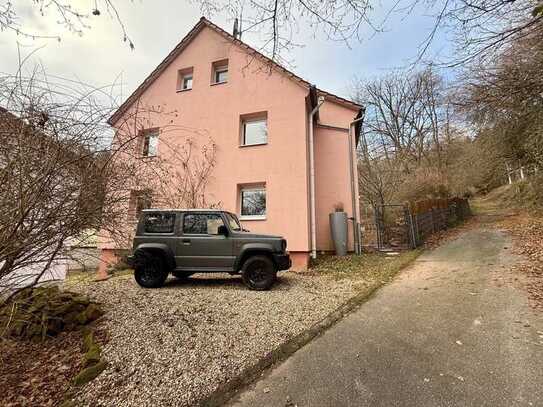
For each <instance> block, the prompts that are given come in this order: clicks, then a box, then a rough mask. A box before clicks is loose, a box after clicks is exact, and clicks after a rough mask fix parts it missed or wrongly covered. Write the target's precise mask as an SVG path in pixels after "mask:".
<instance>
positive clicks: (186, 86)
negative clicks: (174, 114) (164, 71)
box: [177, 68, 193, 91]
mask: <svg viewBox="0 0 543 407" xmlns="http://www.w3.org/2000/svg"><path fill="white" fill-rule="evenodd" d="M192 76H193V68H185V69H180V70H179V71H177V90H178V91H182V90H190V89H192Z"/></svg>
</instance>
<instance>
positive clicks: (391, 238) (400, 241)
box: [362, 204, 413, 251]
mask: <svg viewBox="0 0 543 407" xmlns="http://www.w3.org/2000/svg"><path fill="white" fill-rule="evenodd" d="M364 212H365V213H364ZM411 224H412V223H411V218H410V212H409V208H408V207H407V206H406V205H400V204H388V205H378V206H371V207H367V208H364V211H363V214H362V225H363V237H362V241H363V246H365V247H367V248H374V249H376V250H380V251H395V250H407V249H410V248H412V247H413V245H412V241H413V238H412V236H411V234H412V227H411Z"/></svg>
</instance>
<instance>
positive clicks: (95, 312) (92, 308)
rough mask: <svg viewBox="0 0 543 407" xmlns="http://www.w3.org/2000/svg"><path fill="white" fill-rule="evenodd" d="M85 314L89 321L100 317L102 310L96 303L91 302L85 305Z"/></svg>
mask: <svg viewBox="0 0 543 407" xmlns="http://www.w3.org/2000/svg"><path fill="white" fill-rule="evenodd" d="M85 314H86V316H87V319H88V320H89V321H95V320H97V319H98V318H100V317H101V316H102V315H103V314H104V312H103V311H102V310H101V309H100V307H98V305H96V304H93V303H91V304H89V305H88V306H87V309H86V310H85Z"/></svg>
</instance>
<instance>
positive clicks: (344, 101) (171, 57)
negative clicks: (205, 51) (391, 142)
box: [107, 17, 362, 125]
mask: <svg viewBox="0 0 543 407" xmlns="http://www.w3.org/2000/svg"><path fill="white" fill-rule="evenodd" d="M204 27H208V28H211V29H212V30H214V31H215V32H217V33H218V34H219V35H221V36H223V37H225V38H226V39H228V40H230V41H231V42H233V43H234V44H236V45H238V46H240V47H241V48H244V49H246V50H247V51H249V52H250V53H252V54H254V55H255V56H257V57H258V58H261V59H263V60H264V61H265V62H267V63H270V64H271V65H272V66H273V67H274V68H275V69H278V70H279V71H280V72H282V73H283V74H285V75H287V76H288V77H289V78H291V79H293V80H295V81H298V82H300V83H302V84H303V85H305V86H307V87H308V88H309V87H310V86H311V84H310V83H309V82H308V81H306V80H305V79H303V78H301V77H299V76H298V75H296V74H294V73H293V72H291V71H289V70H288V69H286V68H285V67H283V66H281V65H280V64H278V63H277V62H275V61H273V60H272V59H270V58H268V57H267V56H265V55H264V54H262V53H261V52H259V51H257V50H256V49H254V48H252V47H251V46H250V45H247V44H246V43H244V42H243V41H241V40H240V39H238V38H235V37H234V36H233V35H231V34H229V33H228V32H226V31H224V30H223V29H222V28H220V27H219V26H217V25H215V24H213V23H212V22H211V21H209V20H207V19H206V18H205V17H202V18H200V21H198V23H197V24H196V25H195V26H194V27H192V29H191V30H190V31H189V33H188V34H187V35H186V36H185V37H184V38H183V39H182V40H181V42H180V43H179V44H177V45H176V47H175V48H174V49H173V50H172V51H171V52H170V53H169V54H168V56H167V57H166V58H164V60H163V61H162V62H161V63H160V64H158V66H157V67H156V68H155V69H154V70H153V72H151V73H150V74H149V76H147V78H145V80H144V81H143V82H142V83H141V84H140V85H139V86H138V87H137V88H136V90H135V91H134V92H132V94H131V95H130V96H129V97H128V99H126V100H125V101H124V103H123V104H122V105H121V106H120V107H119V108H118V109H117V110H116V111H115V113H113V115H112V116H111V117H110V118H109V119H108V121H107V122H108V123H109V124H110V125H113V124H114V123H115V122H116V121H117V120H118V119H119V118H120V117H121V116H122V114H123V113H124V112H125V111H126V110H128V108H129V107H130V106H131V105H132V103H134V101H135V100H136V99H137V98H139V97H140V96H141V95H142V94H143V92H145V90H146V89H147V88H148V87H149V86H150V85H151V83H153V81H154V80H155V79H156V78H157V77H158V76H159V75H160V74H161V73H162V72H163V71H164V70H165V69H166V68H167V67H168V66H169V65H170V63H172V62H173V60H174V59H175V58H177V56H178V55H179V54H181V52H182V51H183V50H184V49H185V47H186V46H187V45H188V44H189V43H190V42H191V41H192V39H193V38H195V37H196V35H198V33H199V32H200V31H202V29H203V28H204ZM318 92H319V94H320V95H322V96H324V97H325V98H327V99H328V100H331V101H333V102H336V103H338V104H341V105H343V106H346V107H348V108H351V109H353V110H359V109H360V108H361V107H362V106H361V105H359V104H358V103H355V102H353V101H351V100H348V99H345V98H342V97H340V96H337V95H334V94H332V93H330V92H326V91H323V90H321V89H318Z"/></svg>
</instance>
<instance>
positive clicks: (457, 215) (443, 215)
mask: <svg viewBox="0 0 543 407" xmlns="http://www.w3.org/2000/svg"><path fill="white" fill-rule="evenodd" d="M470 215H471V210H470V206H469V202H468V200H467V199H463V198H450V199H429V200H425V201H418V202H415V203H410V204H403V205H402V204H388V205H379V206H376V207H366V208H364V210H363V213H362V229H363V232H362V237H363V239H362V240H363V246H364V247H366V248H374V249H377V250H381V251H386V250H405V249H410V248H411V249H414V248H416V247H418V246H420V245H421V244H422V243H423V242H424V240H425V239H426V238H427V237H428V236H430V235H432V234H433V233H436V232H438V231H440V230H444V229H447V228H449V227H451V226H454V225H456V224H458V223H459V222H462V221H463V220H465V219H466V218H468V217H469V216H470Z"/></svg>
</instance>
